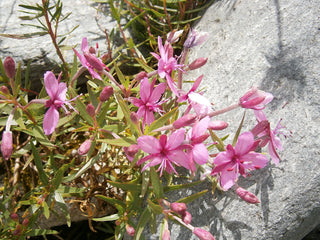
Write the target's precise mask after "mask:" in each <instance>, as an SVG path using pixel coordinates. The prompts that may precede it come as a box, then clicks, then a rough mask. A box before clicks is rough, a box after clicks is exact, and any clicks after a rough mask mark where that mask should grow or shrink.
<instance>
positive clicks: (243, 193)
mask: <svg viewBox="0 0 320 240" xmlns="http://www.w3.org/2000/svg"><path fill="white" fill-rule="evenodd" d="M236 192H237V194H238V196H239V197H240V198H242V199H243V200H244V201H246V202H247V203H253V204H255V203H260V201H259V199H258V198H257V196H256V195H254V194H253V193H251V192H249V191H248V190H246V189H243V188H242V187H238V188H237V190H236Z"/></svg>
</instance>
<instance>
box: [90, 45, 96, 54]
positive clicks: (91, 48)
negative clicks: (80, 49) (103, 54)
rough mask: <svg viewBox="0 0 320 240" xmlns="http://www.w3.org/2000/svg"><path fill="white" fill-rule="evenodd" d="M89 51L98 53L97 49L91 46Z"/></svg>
mask: <svg viewBox="0 0 320 240" xmlns="http://www.w3.org/2000/svg"><path fill="white" fill-rule="evenodd" d="M89 53H92V54H96V49H95V48H94V47H92V46H91V47H89Z"/></svg>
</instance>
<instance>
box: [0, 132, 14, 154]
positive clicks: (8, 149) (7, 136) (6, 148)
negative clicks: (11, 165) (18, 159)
mask: <svg viewBox="0 0 320 240" xmlns="http://www.w3.org/2000/svg"><path fill="white" fill-rule="evenodd" d="M12 149H13V144H12V132H11V131H4V132H3V134H2V142H1V153H2V156H3V157H4V159H5V160H9V158H10V156H11V154H12Z"/></svg>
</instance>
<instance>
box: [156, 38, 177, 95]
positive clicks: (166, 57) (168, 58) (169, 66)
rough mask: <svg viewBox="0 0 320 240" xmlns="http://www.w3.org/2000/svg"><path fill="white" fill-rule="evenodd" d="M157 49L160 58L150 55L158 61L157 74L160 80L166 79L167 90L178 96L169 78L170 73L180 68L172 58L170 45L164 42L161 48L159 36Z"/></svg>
mask: <svg viewBox="0 0 320 240" xmlns="http://www.w3.org/2000/svg"><path fill="white" fill-rule="evenodd" d="M158 47H159V53H160V56H159V55H158V54H156V53H151V54H152V55H153V56H154V57H155V58H156V59H157V60H158V74H159V76H160V77H161V78H166V80H167V84H168V86H169V88H170V89H171V91H172V92H173V93H174V94H175V95H176V96H178V91H177V89H176V88H175V86H174V85H175V83H174V82H173V80H172V78H171V72H172V71H173V70H176V69H178V68H179V67H181V65H179V64H178V62H177V59H175V58H174V57H173V48H172V46H171V45H170V43H168V42H165V44H164V46H162V40H161V37H160V36H159V37H158Z"/></svg>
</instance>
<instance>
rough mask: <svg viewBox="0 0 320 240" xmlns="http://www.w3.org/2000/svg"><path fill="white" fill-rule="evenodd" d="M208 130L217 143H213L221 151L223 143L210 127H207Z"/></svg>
mask: <svg viewBox="0 0 320 240" xmlns="http://www.w3.org/2000/svg"><path fill="white" fill-rule="evenodd" d="M209 132H210V136H211V139H212V140H213V141H215V142H217V143H218V144H215V146H216V147H217V148H218V150H219V151H220V152H223V151H224V144H223V142H222V140H221V139H220V138H219V137H218V136H217V135H216V134H215V133H214V132H213V131H212V130H211V129H209Z"/></svg>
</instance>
